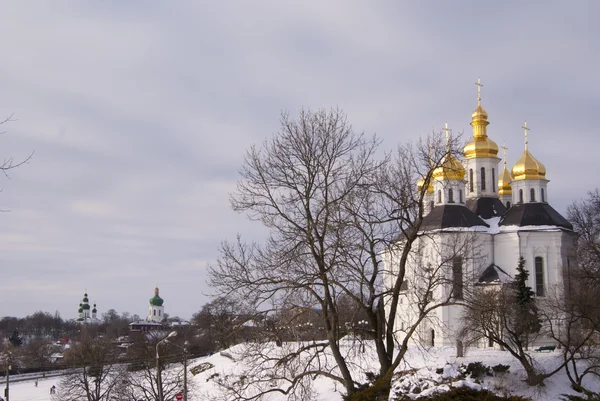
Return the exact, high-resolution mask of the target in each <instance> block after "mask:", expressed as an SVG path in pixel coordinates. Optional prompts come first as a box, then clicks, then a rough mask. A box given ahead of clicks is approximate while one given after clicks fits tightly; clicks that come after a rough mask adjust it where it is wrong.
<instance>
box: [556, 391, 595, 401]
mask: <svg viewBox="0 0 600 401" xmlns="http://www.w3.org/2000/svg"><path fill="white" fill-rule="evenodd" d="M584 392H585V397H582V396H580V395H568V394H563V395H562V398H561V400H563V401H600V394H597V393H592V392H590V391H584Z"/></svg>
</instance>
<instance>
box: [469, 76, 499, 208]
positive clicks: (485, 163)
mask: <svg viewBox="0 0 600 401" xmlns="http://www.w3.org/2000/svg"><path fill="white" fill-rule="evenodd" d="M482 86H483V85H481V82H480V80H479V79H478V80H477V108H476V109H475V111H473V114H472V115H471V126H472V127H473V138H472V139H471V141H469V142H468V143H467V144H466V145H465V148H464V152H465V159H466V160H465V167H466V172H467V187H466V189H467V198H468V199H477V198H498V191H497V188H496V181H497V180H498V176H497V175H496V174H497V171H496V169H497V167H498V161H500V159H499V158H498V145H496V143H495V142H494V141H492V140H491V139H490V138H489V137H488V136H487V126H488V125H489V121H488V113H487V112H486V111H485V110H484V109H483V107H482V106H481V87H482Z"/></svg>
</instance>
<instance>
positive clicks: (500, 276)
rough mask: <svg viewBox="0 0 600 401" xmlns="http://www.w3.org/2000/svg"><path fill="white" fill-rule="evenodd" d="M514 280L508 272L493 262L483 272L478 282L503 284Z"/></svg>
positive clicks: (482, 283)
mask: <svg viewBox="0 0 600 401" xmlns="http://www.w3.org/2000/svg"><path fill="white" fill-rule="evenodd" d="M512 280H513V278H512V277H511V276H510V275H509V274H508V273H506V272H505V271H504V270H502V269H501V268H500V267H498V266H496V265H495V264H493V263H492V264H491V265H489V266H488V267H487V268H486V269H485V270H484V271H483V273H481V275H480V276H479V280H477V284H479V285H486V284H502V283H506V282H510V281H512Z"/></svg>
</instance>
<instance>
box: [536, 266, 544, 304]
mask: <svg viewBox="0 0 600 401" xmlns="http://www.w3.org/2000/svg"><path fill="white" fill-rule="evenodd" d="M535 295H537V296H538V297H543V296H544V260H543V259H542V258H541V257H540V256H537V257H536V258H535Z"/></svg>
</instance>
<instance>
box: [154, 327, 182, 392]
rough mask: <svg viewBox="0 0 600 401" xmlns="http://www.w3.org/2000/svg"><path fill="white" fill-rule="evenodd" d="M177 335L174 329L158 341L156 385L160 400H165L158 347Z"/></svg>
mask: <svg viewBox="0 0 600 401" xmlns="http://www.w3.org/2000/svg"><path fill="white" fill-rule="evenodd" d="M176 335H177V332H176V331H172V332H170V333H169V335H168V336H166V337H165V338H163V339H162V340H160V341H159V342H157V343H156V387H157V388H158V401H164V398H163V388H162V375H161V371H160V355H159V354H158V347H159V346H160V344H161V343H163V342H165V341H167V340H168V339H169V338H171V337H175V336H176Z"/></svg>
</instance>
